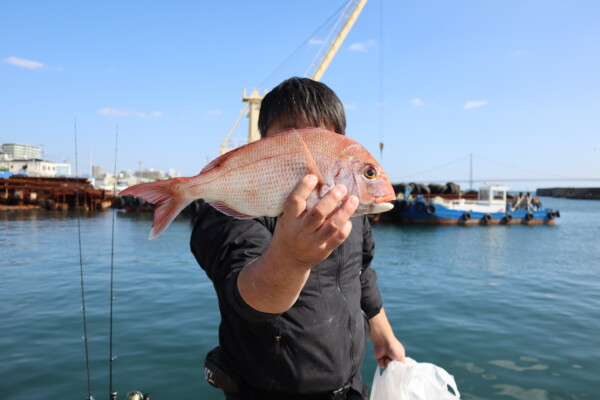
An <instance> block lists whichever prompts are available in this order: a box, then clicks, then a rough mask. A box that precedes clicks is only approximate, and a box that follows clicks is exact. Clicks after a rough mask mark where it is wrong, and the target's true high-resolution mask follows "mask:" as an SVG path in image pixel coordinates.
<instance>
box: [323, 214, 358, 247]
mask: <svg viewBox="0 0 600 400" xmlns="http://www.w3.org/2000/svg"><path fill="white" fill-rule="evenodd" d="M351 231H352V221H346V223H345V224H344V226H343V227H342V228H341V229H339V230H338V231H337V232H336V233H335V234H333V235H331V237H329V238H328V239H327V240H326V241H325V248H326V250H327V251H330V252H331V251H333V250H335V248H337V247H338V246H340V245H341V244H342V243H344V242H345V241H346V239H348V236H350V232H351Z"/></svg>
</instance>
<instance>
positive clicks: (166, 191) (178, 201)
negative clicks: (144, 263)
mask: <svg viewBox="0 0 600 400" xmlns="http://www.w3.org/2000/svg"><path fill="white" fill-rule="evenodd" d="M190 179H192V178H173V179H166V180H162V181H156V182H149V183H142V184H139V185H135V186H131V187H129V188H127V189H125V190H123V191H122V192H121V193H120V195H121V196H122V195H131V196H136V197H141V198H142V199H144V200H146V201H147V202H149V203H152V204H154V205H156V206H157V207H156V209H155V210H154V222H153V223H152V230H151V231H150V236H149V237H148V239H149V240H151V239H156V238H157V237H159V236H160V235H161V233H163V231H164V230H165V229H167V227H168V226H169V225H170V224H171V222H173V220H174V219H175V217H177V215H178V214H179V213H180V212H181V211H182V210H183V209H184V208H185V207H187V206H188V205H189V204H190V203H191V202H192V201H194V198H191V197H188V196H185V195H184V193H183V192H182V191H181V190H178V189H177V187H178V186H179V185H181V184H183V183H185V182H187V181H188V180H190Z"/></svg>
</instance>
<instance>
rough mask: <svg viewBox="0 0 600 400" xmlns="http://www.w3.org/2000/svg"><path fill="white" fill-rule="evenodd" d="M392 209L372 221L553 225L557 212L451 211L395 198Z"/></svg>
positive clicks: (520, 210)
mask: <svg viewBox="0 0 600 400" xmlns="http://www.w3.org/2000/svg"><path fill="white" fill-rule="evenodd" d="M393 203H394V208H393V209H392V210H391V211H389V212H387V213H384V214H379V215H378V216H376V217H375V218H374V221H375V222H386V221H387V222H393V223H397V224H422V225H555V224H556V218H558V217H560V213H559V212H558V211H554V210H548V209H544V208H540V209H537V210H526V209H518V210H511V211H502V212H480V211H472V210H453V209H450V208H448V207H446V206H444V205H443V204H437V203H431V202H423V201H406V200H395V201H394V202H393Z"/></svg>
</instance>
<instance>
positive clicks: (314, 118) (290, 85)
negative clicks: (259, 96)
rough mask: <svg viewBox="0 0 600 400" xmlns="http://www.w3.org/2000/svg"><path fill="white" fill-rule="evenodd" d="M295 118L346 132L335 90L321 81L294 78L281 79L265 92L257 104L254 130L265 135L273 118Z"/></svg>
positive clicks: (273, 120) (274, 119) (343, 115)
mask: <svg viewBox="0 0 600 400" xmlns="http://www.w3.org/2000/svg"><path fill="white" fill-rule="evenodd" d="M298 117H302V118H303V119H305V120H306V121H308V122H309V123H311V124H312V125H314V126H323V127H325V128H327V129H330V130H333V131H334V132H336V133H339V134H342V135H345V134H346V114H345V112H344V106H343V105H342V102H341V101H340V99H339V98H338V97H337V95H336V94H335V92H334V91H333V90H331V89H330V88H329V87H328V86H327V85H325V84H324V83H321V82H317V81H314V80H312V79H309V78H298V77H293V78H290V79H287V80H285V81H283V82H282V83H280V84H279V85H278V86H277V87H275V88H274V89H273V90H271V91H270V92H269V93H267V95H266V96H265V97H264V99H263V100H262V102H261V105H260V114H259V116H258V130H259V131H260V135H261V136H262V137H265V135H266V133H267V129H268V128H269V126H270V125H271V124H272V123H273V122H275V121H276V120H278V119H281V118H287V119H288V120H289V121H295V120H296V119H297V118H298Z"/></svg>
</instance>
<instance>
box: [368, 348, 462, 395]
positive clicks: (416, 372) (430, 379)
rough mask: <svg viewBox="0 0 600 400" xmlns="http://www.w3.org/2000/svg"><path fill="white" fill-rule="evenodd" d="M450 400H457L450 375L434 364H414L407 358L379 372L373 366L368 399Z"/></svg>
mask: <svg viewBox="0 0 600 400" xmlns="http://www.w3.org/2000/svg"><path fill="white" fill-rule="evenodd" d="M448 386H450V387H451V388H452V390H453V391H454V393H452V392H451V391H450V390H448ZM454 399H460V393H459V392H458V388H457V387H456V382H454V377H453V376H452V375H450V374H449V373H448V372H446V371H445V370H444V369H443V368H440V367H438V366H437V365H433V364H430V363H418V362H416V361H415V360H413V359H412V358H409V357H406V364H403V363H401V362H399V361H392V362H390V363H389V364H388V366H387V368H386V369H385V370H383V373H382V372H381V371H380V369H379V366H377V369H376V370H375V378H374V379H373V387H372V388H371V397H369V400H454Z"/></svg>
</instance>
